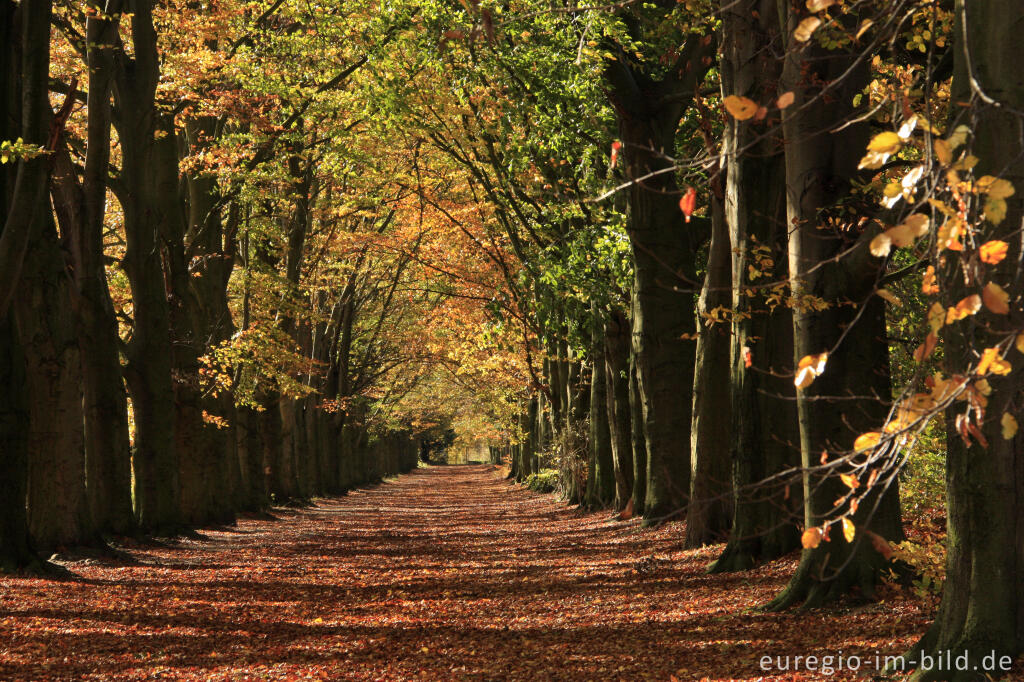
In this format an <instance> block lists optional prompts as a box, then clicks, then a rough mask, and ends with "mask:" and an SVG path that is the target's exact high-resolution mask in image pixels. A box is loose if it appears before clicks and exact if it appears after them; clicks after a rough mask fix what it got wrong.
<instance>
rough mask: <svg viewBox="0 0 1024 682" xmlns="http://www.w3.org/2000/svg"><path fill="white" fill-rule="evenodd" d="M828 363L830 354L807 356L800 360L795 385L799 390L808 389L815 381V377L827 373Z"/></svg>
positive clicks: (794, 380)
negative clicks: (826, 366) (826, 365)
mask: <svg viewBox="0 0 1024 682" xmlns="http://www.w3.org/2000/svg"><path fill="white" fill-rule="evenodd" d="M826 362H828V353H827V352H826V353H818V354H817V355H805V356H804V357H803V358H801V359H800V362H799V364H798V365H797V368H796V377H794V379H793V383H794V384H795V385H796V387H797V388H807V387H808V386H810V385H811V382H812V381H814V379H815V377H817V376H818V375H820V374H821V373H822V372H824V371H825V363H826Z"/></svg>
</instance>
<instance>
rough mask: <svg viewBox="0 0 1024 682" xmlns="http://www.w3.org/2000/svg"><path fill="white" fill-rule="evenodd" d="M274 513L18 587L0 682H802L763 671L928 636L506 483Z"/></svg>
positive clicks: (0, 615) (374, 494) (9, 606)
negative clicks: (797, 610) (786, 607)
mask: <svg viewBox="0 0 1024 682" xmlns="http://www.w3.org/2000/svg"><path fill="white" fill-rule="evenodd" d="M275 514H276V515H278V516H279V517H280V518H279V519H278V520H276V521H266V520H242V521H240V522H239V523H238V526H237V528H230V529H218V530H204V531H203V532H202V536H203V537H202V539H196V540H187V541H182V542H180V543H177V544H176V545H175V546H173V547H166V548H165V547H157V548H154V547H152V546H145V547H139V548H130V549H129V550H128V551H129V552H130V553H131V554H132V555H134V556H135V557H136V558H137V559H138V560H139V561H140V562H141V563H140V564H139V565H127V566H126V565H123V564H120V565H107V564H96V563H82V562H78V563H73V564H69V565H68V568H69V569H70V570H72V571H73V572H74V573H75V574H76V575H77V576H78V579H75V580H68V581H59V582H58V581H51V580H42V579H27V578H0V679H18V680H22V679H40V678H49V679H63V678H75V679H79V678H89V677H93V678H97V679H111V678H127V679H141V678H151V677H157V676H166V677H168V678H174V679H181V678H192V679H353V678H354V679H429V680H445V679H517V680H548V679H565V680H590V679H600V680H613V679H615V680H617V679H624V680H638V679H654V680H668V679H670V677H671V676H672V675H675V677H676V678H677V679H678V680H680V682H685V681H686V680H695V679H705V676H710V677H708V678H707V679H722V680H725V679H744V680H755V679H759V678H762V676H763V678H764V679H794V678H793V677H792V676H791V674H786V675H782V676H779V677H775V676H772V675H770V674H768V675H766V674H765V673H764V672H762V671H761V670H760V668H759V664H758V661H759V660H760V657H761V656H762V655H773V656H774V655H779V654H790V655H796V654H802V655H807V654H816V655H822V654H829V653H838V651H839V650H842V651H843V652H844V654H846V655H849V654H850V653H853V652H858V651H859V652H862V653H870V654H871V655H872V656H873V655H874V651H876V650H881V651H883V652H884V653H893V652H896V651H899V650H901V649H904V648H906V647H907V646H908V645H909V644H910V643H911V641H912V640H913V638H914V636H915V633H919V632H920V631H921V629H922V627H923V621H922V620H921V615H920V613H918V612H917V609H916V607H914V606H913V605H910V604H907V603H903V604H902V605H901V604H900V603H897V604H896V605H895V609H896V611H895V612H894V611H893V609H894V606H893V605H892V604H885V605H870V606H867V607H857V608H851V609H849V610H848V611H847V612H846V613H843V614H841V617H840V618H839V619H838V620H837V619H836V613H835V612H834V611H832V612H828V611H826V612H820V613H811V614H804V615H793V614H782V615H778V614H759V613H749V612H746V611H747V610H748V609H749V607H750V606H753V605H756V604H758V603H763V602H764V601H766V600H767V599H768V598H769V597H771V596H772V595H773V594H774V593H775V592H776V591H777V590H778V589H779V588H780V587H781V586H782V585H783V584H784V583H785V580H786V578H787V577H788V574H789V572H790V571H791V570H792V567H793V562H792V561H782V562H776V563H775V564H772V565H769V566H767V567H763V568H762V569H759V570H757V571H751V572H748V573H743V574H734V575H725V576H707V575H704V573H703V569H704V566H705V565H706V563H707V561H708V560H709V559H710V558H712V557H713V556H714V554H715V552H716V551H717V550H716V548H708V549H705V550H700V551H696V552H683V551H682V550H681V540H682V536H681V530H682V527H681V524H670V525H668V526H666V527H663V528H660V529H655V530H643V531H640V530H639V529H638V527H637V524H636V521H629V522H619V521H616V520H613V519H612V518H611V515H610V514H609V513H608V512H599V513H593V514H581V513H580V512H578V511H576V510H574V509H570V508H567V507H565V506H564V505H562V504H560V503H559V502H558V501H557V499H556V498H555V497H554V496H551V495H538V494H535V493H532V492H529V491H526V490H523V489H522V488H519V487H518V486H513V485H510V484H509V483H508V482H506V481H504V480H502V479H500V478H499V476H498V474H497V472H496V470H495V469H494V468H493V467H489V466H451V467H430V468H425V469H419V470H416V471H414V472H412V473H410V474H408V475H405V476H402V477H400V478H398V479H396V480H389V481H386V482H384V483H382V484H380V485H378V486H375V487H372V488H368V489H363V490H357V491H353V492H351V493H349V494H348V495H346V496H344V497H341V498H336V499H326V500H318V504H317V506H316V507H314V508H310V509H304V510H299V511H295V510H281V509H278V510H275ZM897 617H899V620H897ZM819 675H820V673H819V674H818V675H815V674H807V675H806V676H800V677H799V679H823V677H820V676H819ZM846 678H847V676H845V675H836V676H833V677H830V678H829V679H846Z"/></svg>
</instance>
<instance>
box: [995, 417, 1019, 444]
mask: <svg viewBox="0 0 1024 682" xmlns="http://www.w3.org/2000/svg"><path fill="white" fill-rule="evenodd" d="M999 423H1000V425H1002V427H1003V440H1010V439H1011V438H1013V437H1014V436H1016V435H1017V420H1016V419H1014V417H1013V415H1012V414H1010V413H1009V412H1004V413H1003V418H1002V419H1001V420H1000V421H999Z"/></svg>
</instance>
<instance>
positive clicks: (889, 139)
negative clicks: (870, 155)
mask: <svg viewBox="0 0 1024 682" xmlns="http://www.w3.org/2000/svg"><path fill="white" fill-rule="evenodd" d="M902 146H903V143H902V141H901V140H900V136H899V135H897V134H896V133H894V132H891V131H886V132H884V133H879V134H877V135H875V136H874V137H873V138H871V142H868V151H869V152H880V153H883V154H895V153H896V152H898V151H899V150H900V147H902Z"/></svg>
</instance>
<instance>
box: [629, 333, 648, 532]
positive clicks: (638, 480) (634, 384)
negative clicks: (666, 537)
mask: <svg viewBox="0 0 1024 682" xmlns="http://www.w3.org/2000/svg"><path fill="white" fill-rule="evenodd" d="M630 336H632V334H630ZM637 374H638V370H637V367H636V353H634V352H633V349H632V340H631V342H630V351H629V422H630V439H629V441H630V446H631V447H632V449H633V498H632V499H633V512H634V513H635V514H643V511H644V503H645V502H646V500H647V441H646V440H645V439H644V414H643V405H642V404H641V397H640V382H639V380H638V379H637Z"/></svg>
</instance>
